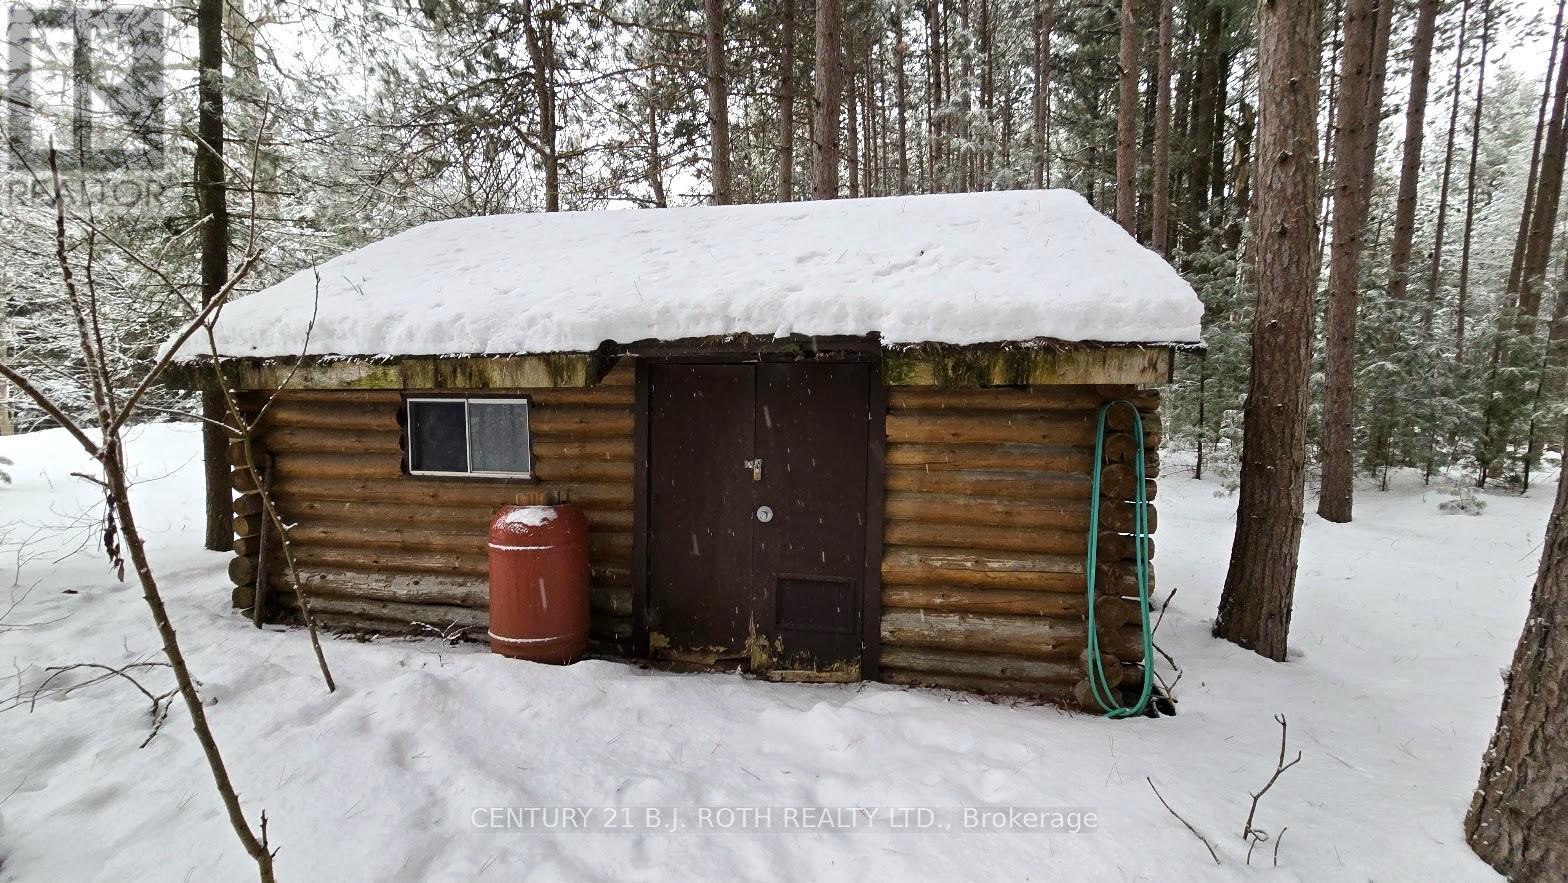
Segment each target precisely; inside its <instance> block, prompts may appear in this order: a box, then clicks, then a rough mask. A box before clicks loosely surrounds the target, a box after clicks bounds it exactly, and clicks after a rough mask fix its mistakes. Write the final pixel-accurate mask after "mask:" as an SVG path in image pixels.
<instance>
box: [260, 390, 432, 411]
mask: <svg viewBox="0 0 1568 883" xmlns="http://www.w3.org/2000/svg"><path fill="white" fill-rule="evenodd" d="M402 400H403V393H402V391H401V390H396V389H294V388H292V387H290V388H288V389H244V390H240V391H239V397H238V401H239V405H240V407H241V408H244V409H245V410H247V411H252V412H254V411H257V410H260V409H261V407H262V406H264V405H266V404H268V403H269V402H274V401H275V402H289V403H291V404H306V403H318V402H319V403H327V404H360V405H369V404H376V405H397V404H398V403H400V402H402Z"/></svg>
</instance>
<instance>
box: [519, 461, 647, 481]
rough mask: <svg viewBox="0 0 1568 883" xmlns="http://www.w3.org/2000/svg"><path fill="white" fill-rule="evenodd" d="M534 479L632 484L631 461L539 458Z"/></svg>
mask: <svg viewBox="0 0 1568 883" xmlns="http://www.w3.org/2000/svg"><path fill="white" fill-rule="evenodd" d="M533 474H534V477H535V478H537V479H539V480H540V481H624V482H626V483H627V484H631V482H632V462H631V461H630V460H607V459H603V458H598V459H592V458H589V459H581V460H572V459H566V458H563V457H555V458H543V457H541V458H538V459H536V460H535V461H534V473H533Z"/></svg>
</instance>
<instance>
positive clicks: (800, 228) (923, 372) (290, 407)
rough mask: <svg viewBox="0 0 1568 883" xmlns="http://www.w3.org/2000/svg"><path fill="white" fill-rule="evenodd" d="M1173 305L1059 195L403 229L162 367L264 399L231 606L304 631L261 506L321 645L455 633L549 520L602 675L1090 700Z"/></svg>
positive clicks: (1132, 256) (1115, 644)
mask: <svg viewBox="0 0 1568 883" xmlns="http://www.w3.org/2000/svg"><path fill="white" fill-rule="evenodd" d="M1201 313H1202V308H1201V305H1200V304H1199V302H1198V299H1197V297H1196V296H1195V294H1194V293H1193V291H1192V289H1191V288H1190V287H1189V286H1188V285H1187V284H1186V283H1185V282H1184V281H1183V280H1182V279H1181V278H1180V277H1179V276H1178V275H1177V274H1176V273H1175V272H1174V271H1173V270H1172V269H1171V267H1170V266H1168V265H1167V264H1166V263H1165V262H1164V261H1163V260H1162V259H1161V258H1160V257H1159V256H1158V255H1156V254H1155V253H1154V252H1152V251H1149V250H1147V249H1145V248H1143V247H1142V246H1140V245H1139V244H1138V243H1137V242H1136V241H1135V240H1134V239H1133V238H1132V237H1130V236H1128V235H1127V234H1126V233H1125V232H1124V231H1123V230H1122V229H1121V228H1120V227H1119V226H1117V225H1116V224H1115V223H1113V222H1111V221H1110V220H1109V219H1107V218H1105V217H1104V216H1102V215H1100V214H1099V213H1097V212H1096V211H1095V210H1094V209H1093V208H1091V207H1090V206H1089V205H1088V204H1087V203H1086V202H1085V201H1084V200H1083V199H1082V198H1081V197H1079V196H1078V195H1077V194H1075V193H1072V192H1070V191H1056V190H1048V191H1023V192H1005V193H982V194H964V195H946V196H916V197H891V198H879V199H860V200H837V201H829V202H814V203H793V204H775V205H749V206H725V207H696V208H680V209H663V210H645V211H602V212H580V213H562V214H523V215H507V216H495V217H482V218H467V219H460V220H452V221H443V222H437V223H432V224H426V225H423V226H420V227H416V228H414V229H411V230H409V231H407V232H404V233H402V234H399V235H397V236H393V237H391V238H389V239H386V240H383V241H381V242H377V243H374V244H372V245H369V246H367V247H365V248H361V249H359V250H357V251H353V252H350V253H348V254H345V255H343V256H340V257H338V258H336V259H333V260H330V261H328V262H326V263H325V264H323V265H322V266H320V267H318V268H313V269H310V270H305V271H303V272H301V273H299V274H297V275H295V276H293V277H291V278H288V279H286V280H284V281H283V282H281V283H279V284H278V285H275V286H273V287H271V288H268V289H266V290H263V291H260V292H258V293H256V294H252V295H250V296H247V297H244V298H241V299H238V300H236V301H234V302H233V303H231V304H229V305H227V306H226V307H225V308H224V311H223V314H222V317H221V319H220V320H219V321H218V322H217V325H216V333H215V335H214V341H215V342H208V341H195V340H193V341H191V342H188V343H187V344H185V346H184V347H183V348H182V349H181V350H180V351H179V352H178V353H177V357H178V360H179V364H180V365H181V370H182V372H183V374H184V375H185V376H187V377H190V378H196V379H204V380H200V382H209V383H210V382H214V381H213V380H212V379H211V378H215V377H218V376H221V377H223V378H224V381H225V382H226V383H227V384H229V386H230V388H231V389H232V390H234V391H235V393H236V395H237V397H238V400H239V401H240V403H241V405H242V407H243V408H244V409H246V410H247V411H249V412H250V413H251V414H252V415H253V416H254V415H255V414H257V413H258V412H261V410H262V408H263V406H266V410H265V413H264V416H262V418H261V419H260V420H259V422H258V423H257V425H256V428H255V433H254V436H253V445H254V450H256V451H258V452H260V455H259V456H258V457H256V459H255V460H254V462H255V463H256V464H257V468H256V469H254V470H253V469H251V468H250V467H249V466H248V465H247V460H246V459H245V458H244V457H242V456H239V455H238V447H236V448H235V455H234V456H232V457H231V465H233V467H234V468H233V470H232V477H233V485H234V489H235V491H236V496H235V500H234V512H235V519H234V526H235V535H236V536H235V544H234V558H233V560H232V564H231V567H230V569H229V573H230V576H231V578H232V581H233V583H234V590H233V602H234V605H235V607H236V608H239V609H241V610H245V611H246V612H260V613H262V614H263V615H264V616H265V617H266V618H267V619H268V620H274V621H288V620H290V619H291V618H293V617H295V616H296V615H297V610H296V609H295V600H294V594H293V592H292V591H291V590H289V588H288V583H287V576H286V573H285V572H284V568H283V567H281V566H280V564H279V563H278V561H277V560H276V559H277V556H278V554H279V550H278V547H279V538H277V537H269V535H268V534H269V530H268V529H266V528H267V525H266V521H267V519H265V518H263V517H262V515H261V507H260V503H259V499H258V494H257V488H258V487H259V486H261V485H262V484H263V483H265V485H266V487H267V488H269V490H270V492H271V495H272V497H273V499H274V500H275V501H276V504H277V506H278V507H279V509H280V512H281V513H282V515H283V518H284V520H285V521H286V522H287V523H288V524H290V525H291V527H290V529H289V533H288V543H289V546H290V549H291V550H292V551H293V553H294V556H295V558H296V560H297V566H298V572H299V575H300V577H301V579H302V582H303V586H304V588H305V591H306V593H307V595H308V597H309V598H310V605H311V609H312V610H313V611H314V613H315V614H316V616H317V618H318V620H319V621H321V622H322V623H323V624H325V625H327V626H329V627H335V628H343V629H353V630H359V631H369V632H377V633H400V632H402V633H408V632H419V631H422V630H426V629H431V628H434V629H435V630H438V631H442V632H445V633H447V634H468V635H471V636H473V637H475V638H481V639H482V638H483V636H484V635H485V631H486V624H487V613H486V605H487V597H488V596H487V564H486V554H485V551H486V546H485V543H486V526H487V525H488V523H489V522H490V520H491V519H492V517H493V515H494V513H495V512H496V510H497V509H498V507H500V506H502V505H505V504H508V503H512V502H514V501H515V500H516V499H517V497H518V495H519V494H523V493H528V494H538V493H541V492H549V493H553V494H556V495H558V496H559V497H560V498H561V499H563V500H567V501H569V502H570V503H572V504H574V505H576V506H579V507H581V508H582V509H583V510H584V511H585V512H586V514H587V517H588V521H589V525H590V549H591V552H590V554H591V609H592V623H593V625H592V641H593V643H592V645H591V646H592V649H593V651H594V652H595V653H597V654H602V655H605V656H613V657H620V658H628V659H654V660H667V661H672V662H673V663H685V664H696V665H704V666H717V667H728V668H735V667H743V668H745V669H747V670H749V671H750V672H752V673H754V674H756V675H759V676H766V677H769V678H771V679H776V680H856V679H871V680H878V681H882V682H886V683H891V684H903V685H925V686H934V687H945V688H952V689H960V690H967V691H977V692H983V693H998V694H1008V695H1022V696H1029V697H1039V698H1043V699H1049V700H1061V701H1065V702H1077V703H1079V704H1087V703H1088V702H1089V700H1088V699H1087V698H1086V694H1085V690H1086V683H1085V670H1086V667H1087V664H1088V654H1087V649H1086V648H1087V641H1086V638H1087V634H1086V613H1087V612H1088V609H1089V603H1090V602H1089V599H1088V597H1087V595H1086V574H1087V572H1088V571H1087V570H1086V558H1087V556H1086V553H1087V551H1088V545H1089V543H1088V536H1089V534H1088V531H1089V529H1090V524H1091V514H1092V513H1098V518H1097V519H1096V520H1097V522H1098V526H1099V530H1100V534H1099V545H1098V559H1097V562H1098V563H1097V564H1096V565H1095V568H1094V570H1093V573H1094V575H1095V576H1096V581H1097V583H1098V585H1097V599H1096V601H1095V602H1094V603H1095V612H1096V619H1097V633H1098V637H1099V648H1100V651H1101V654H1102V656H1101V662H1102V663H1103V664H1104V666H1105V669H1106V671H1108V672H1109V673H1110V678H1111V680H1112V681H1113V682H1117V681H1121V680H1123V679H1124V673H1136V672H1137V666H1139V665H1140V664H1141V663H1142V662H1143V659H1142V656H1143V647H1142V644H1141V641H1140V632H1139V609H1138V605H1137V602H1136V598H1135V595H1136V579H1135V569H1136V568H1135V566H1134V562H1133V560H1132V559H1133V556H1134V553H1135V548H1136V543H1135V542H1134V536H1133V533H1132V531H1133V530H1134V528H1135V522H1134V508H1133V505H1132V503H1130V502H1129V501H1131V500H1133V499H1134V498H1135V497H1136V496H1137V494H1136V490H1137V486H1138V477H1137V476H1138V473H1139V470H1137V469H1136V468H1135V467H1136V465H1137V464H1136V460H1137V458H1139V457H1140V456H1142V457H1143V458H1144V462H1145V464H1146V467H1147V474H1148V475H1150V476H1153V475H1156V474H1157V470H1156V469H1155V468H1154V467H1155V466H1156V465H1157V456H1158V455H1157V453H1156V451H1157V448H1158V443H1159V439H1160V432H1161V425H1160V417H1159V387H1160V385H1161V384H1163V383H1165V382H1167V381H1168V379H1169V377H1170V372H1171V366H1172V358H1173V350H1174V349H1175V348H1177V347H1181V346H1190V345H1194V344H1197V343H1198V342H1199V325H1200V320H1201ZM214 366H216V367H217V369H218V370H216V371H215V370H214ZM192 382H198V381H197V380H193V381H192ZM1113 400H1120V401H1128V402H1131V403H1132V404H1133V405H1134V406H1135V407H1136V415H1137V417H1136V419H1135V418H1134V411H1133V409H1131V408H1119V409H1114V410H1112V411H1111V412H1110V413H1109V414H1108V416H1107V418H1106V420H1107V421H1108V428H1107V429H1106V430H1105V434H1104V435H1103V450H1102V452H1101V463H1100V464H1099V465H1100V469H1101V478H1100V481H1099V482H1098V494H1097V495H1096V493H1095V490H1094V488H1095V486H1096V483H1095V481H1094V480H1093V473H1094V471H1095V467H1096V464H1095V462H1094V456H1095V450H1096V439H1097V435H1099V434H1100V433H1099V431H1098V429H1097V420H1098V417H1099V412H1100V408H1101V406H1102V404H1104V403H1106V402H1108V401H1113ZM1134 423H1141V427H1142V435H1143V438H1144V440H1145V441H1146V443H1147V446H1146V449H1145V450H1144V451H1142V452H1141V453H1140V448H1139V446H1138V444H1137V439H1136V435H1135V433H1134V432H1133V430H1134V429H1135V428H1136V427H1135V426H1134ZM258 473H259V474H258ZM1143 484H1144V490H1145V493H1146V495H1147V497H1148V498H1150V499H1152V498H1154V496H1155V490H1156V489H1155V486H1154V485H1155V483H1154V480H1153V479H1152V478H1150V479H1147V480H1146V481H1144V482H1143ZM1154 527H1155V520H1154V518H1153V513H1152V511H1151V512H1150V517H1149V520H1148V530H1149V531H1152V530H1153V529H1154ZM258 589H259V590H258ZM262 603H264V605H265V609H264V610H260V611H253V610H252V609H253V608H256V607H257V605H258V604H262Z"/></svg>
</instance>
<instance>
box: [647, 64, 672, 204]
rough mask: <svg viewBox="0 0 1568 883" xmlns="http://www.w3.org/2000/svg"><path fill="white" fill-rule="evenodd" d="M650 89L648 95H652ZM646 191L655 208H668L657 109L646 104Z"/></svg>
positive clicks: (649, 103) (652, 105)
mask: <svg viewBox="0 0 1568 883" xmlns="http://www.w3.org/2000/svg"><path fill="white" fill-rule="evenodd" d="M653 91H654V90H652V89H650V90H649V94H650V95H652V94H653ZM648 189H650V190H652V191H653V204H654V206H655V207H656V208H668V207H669V204H670V202H669V198H668V197H667V196H666V195H665V192H664V151H663V148H662V147H660V144H659V109H658V108H657V107H655V106H654V103H653V101H651V100H650V101H649V102H648Z"/></svg>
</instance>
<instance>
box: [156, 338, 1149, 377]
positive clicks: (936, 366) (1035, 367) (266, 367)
mask: <svg viewBox="0 0 1568 883" xmlns="http://www.w3.org/2000/svg"><path fill="white" fill-rule="evenodd" d="M1176 348H1177V345H1175V344H1126V343H1068V342H1062V341H1049V340H1047V341H1015V342H1000V343H987V344H971V345H964V346H959V345H954V344H941V343H914V344H894V345H886V346H884V345H881V344H880V343H879V342H878V341H877V340H876V339H875V338H871V337H804V336H789V337H779V338H774V337H770V336H758V335H725V336H723V337H718V338H700V339H691V340H679V341H651V340H650V341H638V342H635V343H630V344H606V345H605V346H602V347H600V348H599V349H598V350H596V351H594V352H579V353H541V354H532V355H529V354H482V353H481V354H453V355H439V356H437V355H429V356H306V357H302V358H269V359H251V358H230V359H223V360H222V363H221V367H222V370H223V374H224V377H225V379H226V380H227V382H228V383H229V384H230V385H231V386H232V387H233V388H235V389H245V390H273V389H283V388H288V389H309V390H332V389H342V390H354V389H410V390H430V389H540V388H554V387H585V386H594V385H597V384H598V383H599V381H600V380H601V379H602V378H603V377H604V375H605V374H606V373H607V372H608V371H609V370H610V369H611V368H612V367H614V366H615V364H616V363H617V362H619V361H620V360H621V359H623V358H628V357H630V358H637V357H661V356H663V357H667V356H693V355H702V354H706V353H712V354H720V353H723V354H729V355H733V354H737V353H740V354H755V355H756V356H757V357H758V358H797V359H809V358H818V357H822V356H827V355H832V354H835V353H848V352H854V353H867V352H876V351H878V350H880V351H881V354H882V376H883V380H884V382H886V383H887V384H888V385H889V386H966V387H987V386H1048V385H1075V384H1113V385H1133V386H1153V385H1158V384H1162V383H1166V382H1168V381H1169V380H1170V379H1171V371H1172V368H1173V364H1174V358H1173V352H1174V350H1175V349H1176ZM211 372H212V362H211V360H210V359H202V360H197V361H187V362H182V363H177V364H175V365H171V366H170V369H169V372H168V374H167V382H168V383H169V384H170V385H173V386H177V387H184V388H192V389H194V388H199V387H202V386H204V385H206V384H207V383H209V382H210V380H211V377H212V373H211Z"/></svg>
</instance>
